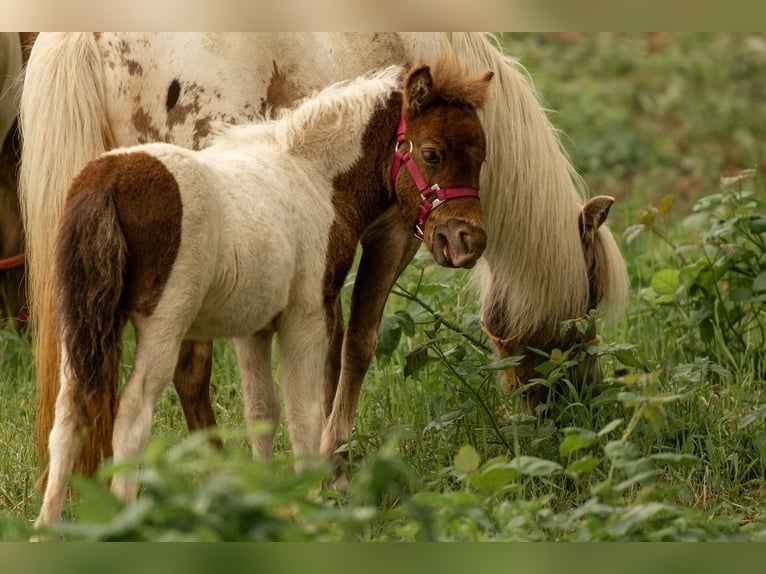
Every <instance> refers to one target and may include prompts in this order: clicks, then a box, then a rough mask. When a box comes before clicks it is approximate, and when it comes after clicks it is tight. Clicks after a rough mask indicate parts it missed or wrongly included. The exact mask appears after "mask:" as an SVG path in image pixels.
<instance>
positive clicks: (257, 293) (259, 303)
mask: <svg viewBox="0 0 766 574" xmlns="http://www.w3.org/2000/svg"><path fill="white" fill-rule="evenodd" d="M264 279H265V280H256V281H250V282H248V284H247V285H244V286H242V287H241V288H239V289H236V290H235V291H233V292H230V293H226V294H223V293H220V292H216V291H211V292H209V293H208V295H207V296H206V297H205V301H204V302H203V304H202V307H201V308H200V310H199V312H198V313H197V316H196V317H195V319H194V322H193V323H192V326H191V328H190V329H189V332H188V333H187V338H189V339H205V340H209V339H216V338H220V337H242V336H246V335H250V334H252V333H255V332H257V331H261V330H263V329H265V328H267V327H269V325H271V324H272V322H273V321H274V319H275V318H276V317H277V316H278V315H279V314H280V313H282V312H283V311H284V309H285V308H286V307H287V305H288V303H289V294H290V285H289V283H288V282H286V281H278V280H268V278H264Z"/></svg>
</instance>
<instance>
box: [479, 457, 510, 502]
mask: <svg viewBox="0 0 766 574" xmlns="http://www.w3.org/2000/svg"><path fill="white" fill-rule="evenodd" d="M518 475H519V473H518V471H517V470H516V469H515V468H513V467H512V466H511V465H510V463H509V462H508V460H507V459H506V458H505V457H498V458H497V459H493V460H492V461H489V462H487V463H485V464H483V465H482V467H481V469H479V472H475V473H473V474H471V475H470V476H469V477H467V481H468V483H469V484H470V485H471V486H473V487H475V488H478V489H479V490H481V491H482V492H484V493H487V494H492V493H495V492H497V491H499V490H501V489H504V487H506V486H508V485H509V484H510V483H512V482H513V481H514V480H515V479H516V477H517V476H518Z"/></svg>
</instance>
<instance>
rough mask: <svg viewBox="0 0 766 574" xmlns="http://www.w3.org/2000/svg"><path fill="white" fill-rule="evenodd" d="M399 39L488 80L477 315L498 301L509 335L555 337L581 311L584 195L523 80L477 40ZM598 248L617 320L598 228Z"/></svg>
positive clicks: (608, 243) (489, 43)
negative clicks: (487, 74) (488, 74)
mask: <svg viewBox="0 0 766 574" xmlns="http://www.w3.org/2000/svg"><path fill="white" fill-rule="evenodd" d="M403 40H404V42H405V44H408V45H409V46H410V49H411V51H412V52H413V53H418V54H421V55H422V56H421V57H428V56H431V57H433V55H435V54H439V53H443V52H447V51H449V52H451V53H452V54H454V55H455V57H457V58H459V59H460V61H461V62H462V63H463V64H464V66H466V67H467V68H468V70H469V72H470V73H479V72H481V71H484V70H487V69H489V70H492V71H493V72H495V76H494V78H493V80H492V84H491V88H490V89H491V94H490V97H489V98H488V101H487V103H486V105H485V106H484V107H483V108H482V109H481V110H480V111H479V114H480V117H481V119H482V123H483V125H484V129H485V130H486V131H487V132H488V137H487V160H486V162H485V164H484V167H483V170H482V184H481V187H482V204H483V214H484V222H485V225H486V228H487V236H488V242H487V248H486V250H485V252H484V258H483V261H481V260H480V268H481V271H482V274H481V276H482V283H483V287H484V294H485V301H484V305H483V307H484V308H485V309H488V308H489V307H490V305H491V304H492V302H495V303H498V302H500V303H501V306H500V308H501V309H502V310H503V312H504V313H505V314H506V317H505V324H506V325H507V326H508V328H510V329H511V330H512V331H513V332H514V333H531V332H537V331H539V330H543V331H545V330H548V331H551V332H552V331H555V330H556V329H557V327H558V322H559V321H561V320H563V319H565V318H571V317H577V316H580V315H582V314H583V313H584V312H586V311H588V309H585V308H584V305H587V304H586V303H584V302H585V301H587V299H588V297H587V289H588V279H587V272H586V270H585V265H584V258H583V255H582V247H581V245H580V242H579V241H577V240H576V239H573V238H577V237H578V236H579V234H578V215H579V210H580V208H581V206H582V204H583V198H584V197H585V186H584V184H583V182H582V180H581V178H580V176H579V175H578V174H577V173H576V171H575V170H574V168H573V166H572V164H571V162H570V160H569V158H568V157H567V155H566V153H565V151H564V149H563V147H562V145H561V142H560V141H559V137H558V133H557V132H556V130H555V129H554V127H553V126H552V125H551V123H550V121H549V119H548V117H547V115H546V111H545V110H544V109H543V108H542V106H541V105H540V103H539V100H538V97H537V94H536V92H535V90H534V89H533V87H532V85H531V83H530V81H529V77H528V73H527V71H526V70H525V69H524V68H523V66H522V65H521V64H520V63H519V62H518V61H517V60H515V59H513V58H511V57H509V56H506V55H504V54H503V52H502V50H501V49H500V48H499V46H498V45H497V41H496V40H494V39H493V38H492V37H488V36H485V35H483V34H471V33H447V34H417V35H413V36H411V37H408V36H407V35H403ZM598 243H599V244H600V245H599V248H600V250H601V252H600V255H601V256H602V257H603V258H604V259H603V260H602V262H603V265H602V266H601V267H600V271H601V272H602V273H603V276H602V277H600V278H599V281H600V282H601V286H602V288H603V291H602V293H604V294H605V300H604V307H605V308H606V309H609V310H612V311H615V312H616V311H617V310H619V309H620V308H621V306H622V304H623V302H624V301H625V298H626V293H627V279H626V275H625V268H624V262H623V261H622V258H621V256H620V254H619V249H618V248H617V245H616V243H615V242H614V239H613V237H612V235H611V233H610V232H609V230H608V229H607V227H606V226H605V225H604V226H602V227H601V228H600V230H599V237H598ZM521 245H524V246H527V247H526V249H524V250H521V249H519V248H518V247H519V246H521ZM487 263H489V265H488V264H487ZM490 266H491V269H490ZM490 285H491V286H492V289H488V287H489V286H490ZM490 293H491V297H492V301H487V300H486V298H487V297H488V296H489V294H490ZM506 334H507V333H506Z"/></svg>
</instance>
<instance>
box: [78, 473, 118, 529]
mask: <svg viewBox="0 0 766 574" xmlns="http://www.w3.org/2000/svg"><path fill="white" fill-rule="evenodd" d="M70 480H71V483H72V486H73V488H74V489H75V490H76V491H77V492H78V494H79V499H78V501H77V504H76V514H77V518H78V520H80V521H82V522H107V521H109V520H111V519H112V518H114V516H115V515H116V514H117V513H118V512H119V510H120V509H121V508H122V503H121V502H120V501H119V500H118V499H117V498H116V497H115V496H114V495H113V494H112V492H111V491H110V490H109V488H107V487H106V486H104V485H103V484H101V483H100V482H97V481H95V480H93V479H88V478H83V477H81V476H78V475H72V477H71V478H70Z"/></svg>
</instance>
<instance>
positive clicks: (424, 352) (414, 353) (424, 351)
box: [404, 345, 432, 378]
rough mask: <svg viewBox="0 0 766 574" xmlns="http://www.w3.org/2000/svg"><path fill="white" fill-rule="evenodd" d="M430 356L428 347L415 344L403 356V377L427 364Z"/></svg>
mask: <svg viewBox="0 0 766 574" xmlns="http://www.w3.org/2000/svg"><path fill="white" fill-rule="evenodd" d="M431 358H432V357H431V356H430V355H429V354H428V347H426V346H424V345H417V346H416V347H415V348H414V349H412V350H411V351H410V352H409V353H407V354H406V355H405V356H404V378H407V377H409V376H411V375H414V374H415V373H417V372H418V371H419V370H420V369H422V368H423V367H425V366H426V365H427V364H428V362H429V361H430V360H431Z"/></svg>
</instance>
